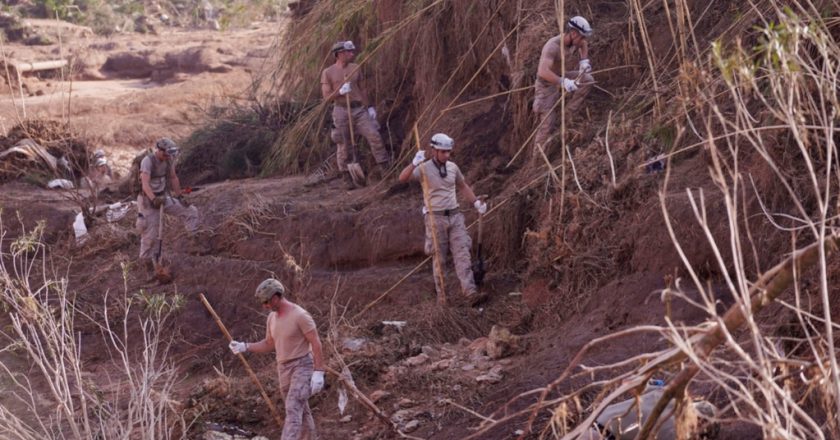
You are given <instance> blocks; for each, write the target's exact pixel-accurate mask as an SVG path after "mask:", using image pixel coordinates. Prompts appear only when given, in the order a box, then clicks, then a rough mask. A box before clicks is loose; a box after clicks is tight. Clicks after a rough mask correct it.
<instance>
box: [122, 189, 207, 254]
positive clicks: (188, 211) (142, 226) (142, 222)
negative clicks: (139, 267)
mask: <svg viewBox="0 0 840 440" xmlns="http://www.w3.org/2000/svg"><path fill="white" fill-rule="evenodd" d="M163 206H164V207H163V212H164V213H165V214H166V215H172V216H175V217H178V218H179V219H181V221H183V222H184V228H185V229H186V230H187V231H189V232H195V230H196V229H198V209H197V208H196V207H195V206H189V207H187V206H184V205H182V204H181V202H180V201H178V199H176V198H174V197H170V196H166V202H165V203H164V205H163ZM160 221H161V219H160V210H159V209H158V208H155V207H153V206H152V203H151V202H150V201H149V200H148V199H147V198H146V196H144V195H143V194H140V195H138V196H137V223H136V224H135V226H137V230H138V231H139V232H140V259H141V260H143V259H149V260H151V259H152V258H153V257H154V254H155V252H156V251H157V247H156V246H155V244H156V243H157V239H158V228H159V226H160Z"/></svg>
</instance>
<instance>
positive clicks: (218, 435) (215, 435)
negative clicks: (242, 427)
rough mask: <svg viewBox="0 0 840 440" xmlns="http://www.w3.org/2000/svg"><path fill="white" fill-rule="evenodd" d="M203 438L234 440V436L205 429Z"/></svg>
mask: <svg viewBox="0 0 840 440" xmlns="http://www.w3.org/2000/svg"><path fill="white" fill-rule="evenodd" d="M201 439H202V440H233V436H232V435H230V434H225V433H224V432H219V431H205V432H204V435H203V436H202V437H201Z"/></svg>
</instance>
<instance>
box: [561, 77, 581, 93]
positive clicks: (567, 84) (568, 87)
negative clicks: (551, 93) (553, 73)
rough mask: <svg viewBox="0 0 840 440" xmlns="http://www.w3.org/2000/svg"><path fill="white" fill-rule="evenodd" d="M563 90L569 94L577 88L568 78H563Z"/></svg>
mask: <svg viewBox="0 0 840 440" xmlns="http://www.w3.org/2000/svg"><path fill="white" fill-rule="evenodd" d="M563 88H564V89H566V91H567V92H570V93H571V92H574V91H575V90H577V88H578V86H577V84H575V82H574V81H572V80H570V79H569V78H563Z"/></svg>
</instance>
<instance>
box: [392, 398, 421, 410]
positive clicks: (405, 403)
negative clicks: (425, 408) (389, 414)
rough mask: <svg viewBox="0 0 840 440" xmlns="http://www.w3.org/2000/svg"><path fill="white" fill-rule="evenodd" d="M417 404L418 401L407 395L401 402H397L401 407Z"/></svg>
mask: <svg viewBox="0 0 840 440" xmlns="http://www.w3.org/2000/svg"><path fill="white" fill-rule="evenodd" d="M415 405H417V402H415V401H413V400H411V399H409V398H406V397H403V398H402V399H400V401H399V402H397V406H399V407H400V408H411V407H412V406H415Z"/></svg>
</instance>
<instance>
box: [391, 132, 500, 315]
mask: <svg viewBox="0 0 840 440" xmlns="http://www.w3.org/2000/svg"><path fill="white" fill-rule="evenodd" d="M430 145H431V147H432V148H433V150H432V157H431V160H428V161H427V160H426V152H425V151H418V152H417V154H416V155H415V156H414V160H412V161H411V164H409V165H408V166H407V167H405V169H403V170H402V172H401V173H400V177H399V179H400V182H407V181H408V180H410V179H415V180H423V179H424V178H425V179H426V182H428V197H429V205H430V206H431V210H432V212H431V215H430V214H429V213H427V212H426V207H425V206H424V207H423V213H424V214H425V217H426V221H425V223H426V244H425V250H426V254H427V255H432V256H433V258H434V260H436V261H434V264H433V265H432V267H433V270H432V272H433V274H434V277H435V290H437V295H438V303H441V304H444V303H445V302H446V297H445V296H444V288H443V286H442V285H441V279H442V274H441V273H439V272H438V268H440V269H441V270H443V268H444V267H445V264H446V253H447V251H450V252H452V260H453V263H454V264H455V272H456V273H457V274H458V279H459V280H460V281H461V291H462V293H463V294H464V295H465V296H466V297H467V298H468V300H469V302H470V304H471V305H473V306H475V305H478V304H479V303H481V302H482V301H484V300H485V299H487V296H486V295H485V294H480V293H478V291H477V289H476V287H475V280H474V279H473V272H472V265H471V263H470V247H471V246H472V240H471V239H470V235H469V234H468V233H467V227H466V225H465V224H464V214H462V213H461V212H460V210H459V208H458V199H457V196H456V188H458V189H460V190H461V192H462V193H463V194H464V195H465V196H466V199H467V201H468V202H470V203H471V204H472V205H473V206H474V207H475V209H476V210H477V211H478V214H479V215H483V214H484V213H485V212H487V205H486V204H485V203H484V202H482V201H481V200H479V199H478V198H477V197H476V196H475V193H473V190H472V188H470V185H469V184H467V182H466V180H464V175H463V174H461V170H460V169H459V168H458V165H455V163H453V162H452V161H450V160H449V156H450V155H451V154H452V148H453V146H454V145H455V141H454V140H453V139H452V138H451V137H449V136H447V135H446V134H443V133H438V134H436V135H434V136H432V140H431V143H430ZM424 176H425V177H424ZM432 219H433V220H434V221H432ZM432 234H435V237H436V239H437V244H438V249H437V250H436V251H435V249H434V238H433V236H432ZM438 259H439V261H437V260H438Z"/></svg>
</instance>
